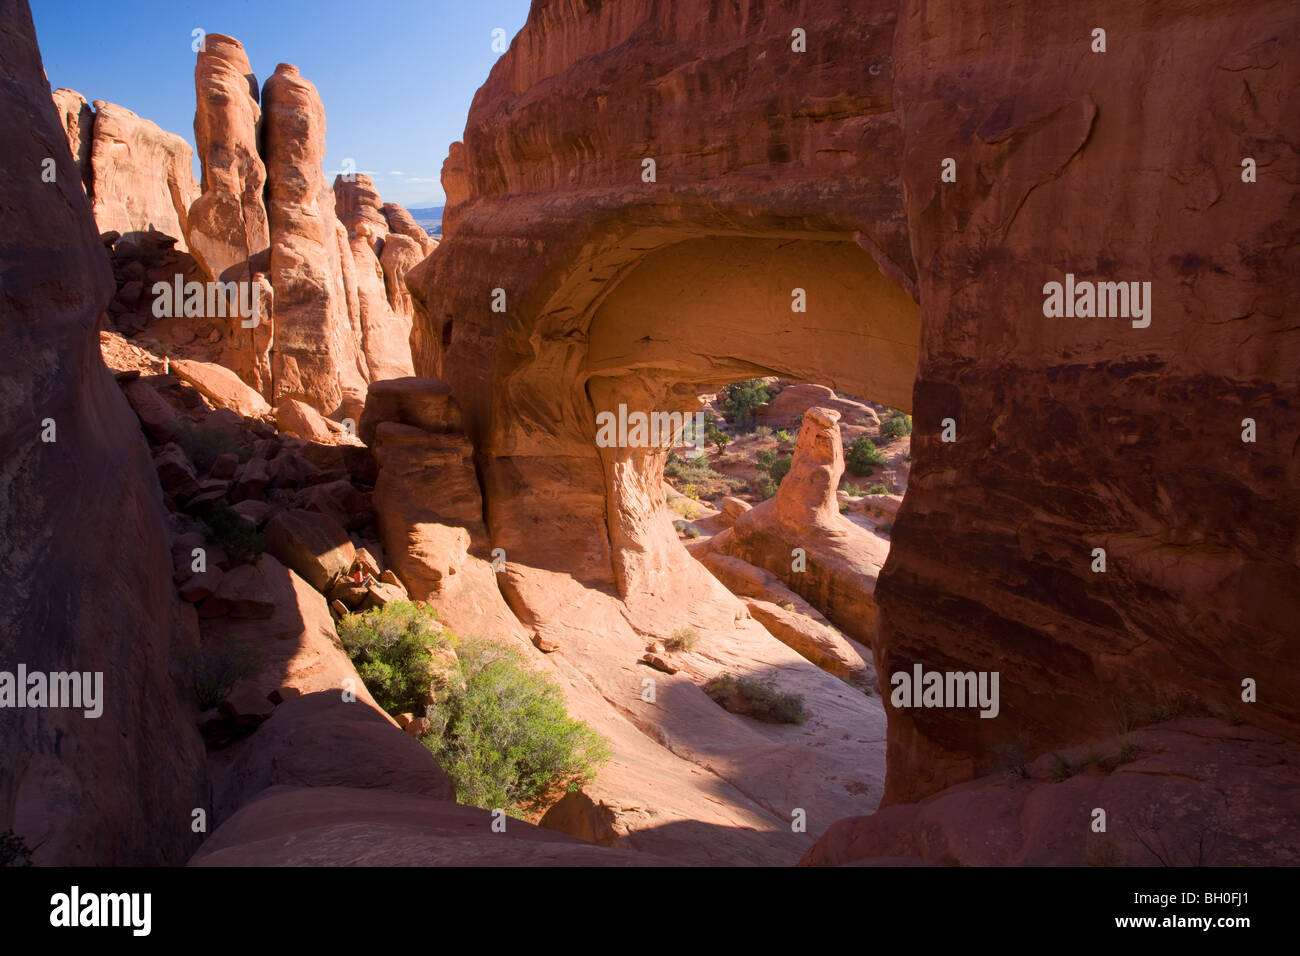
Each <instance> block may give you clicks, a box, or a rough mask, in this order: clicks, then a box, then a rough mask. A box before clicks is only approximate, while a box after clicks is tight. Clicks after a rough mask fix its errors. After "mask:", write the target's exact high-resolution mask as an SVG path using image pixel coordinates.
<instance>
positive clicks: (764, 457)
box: [754, 448, 776, 471]
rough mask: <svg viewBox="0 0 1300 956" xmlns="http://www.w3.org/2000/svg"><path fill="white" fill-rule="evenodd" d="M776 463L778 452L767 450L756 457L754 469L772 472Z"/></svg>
mask: <svg viewBox="0 0 1300 956" xmlns="http://www.w3.org/2000/svg"><path fill="white" fill-rule="evenodd" d="M775 461H776V452H774V451H770V450H769V449H766V448H765V449H763V450H762V451H760V452H759V453H758V454H756V455H755V456H754V467H755V468H757V469H758V470H759V471H771V470H772V464H773V462H775Z"/></svg>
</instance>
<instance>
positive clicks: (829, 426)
mask: <svg viewBox="0 0 1300 956" xmlns="http://www.w3.org/2000/svg"><path fill="white" fill-rule="evenodd" d="M839 417H840V416H839V412H837V411H834V410H833V409H829V408H817V407H814V408H810V409H808V410H807V412H806V413H805V414H804V416H803V427H802V428H800V429H799V438H798V441H797V443H796V445H795V450H794V460H793V461H792V462H791V465H790V472H789V474H787V475H786V476H785V478H784V479H783V480H782V481H781V486H780V488H778V489H777V492H776V495H775V496H774V497H772V498H770V499H768V500H767V501H764V502H762V503H761V504H758V505H756V506H755V507H753V508H751V509H749V510H748V511H746V512H744V513H743V514H741V515H740V516H739V517H737V518H736V521H735V524H733V525H732V526H731V528H729V529H728V530H726V531H723V532H722V533H720V534H719V535H717V536H716V537H714V539H713V540H712V541H711V542H710V547H711V548H712V549H713V550H715V551H718V552H720V553H722V554H727V555H731V556H732V557H735V558H740V559H741V560H743V561H747V562H749V563H750V564H753V565H756V566H758V567H760V568H764V569H765V570H767V571H769V572H771V573H772V574H775V575H776V576H777V577H779V578H780V579H781V580H782V581H784V582H785V583H786V585H787V586H788V587H789V588H790V589H791V590H793V591H795V592H796V593H798V594H799V595H801V596H802V597H803V598H804V599H805V600H807V601H808V603H810V604H811V605H813V607H815V608H817V609H818V610H819V611H821V612H822V613H823V614H825V615H826V616H827V617H828V618H830V620H831V621H833V622H834V623H835V624H836V626H838V627H839V628H840V629H841V630H843V631H844V632H845V633H846V634H848V635H850V636H851V637H854V638H856V639H857V640H858V641H861V642H862V643H864V644H866V645H867V646H871V645H872V643H873V641H874V639H875V623H876V606H875V599H874V597H873V595H874V593H875V589H876V578H877V577H878V576H879V574H880V567H881V565H882V564H883V563H884V561H885V558H886V556H887V555H888V553H889V546H888V544H887V543H886V542H885V541H884V540H883V539H882V538H880V537H878V536H877V535H875V534H872V533H871V532H870V531H868V530H866V529H865V528H862V527H859V526H858V525H856V524H854V523H853V522H852V521H850V520H849V519H848V518H846V517H844V516H843V515H842V514H840V510H839V499H838V498H837V496H836V489H837V488H838V487H839V483H840V478H841V477H843V475H844V446H843V444H842V443H841V441H840V430H839V425H838V422H839ZM796 549H799V550H800V551H801V552H802V554H801V555H800V554H798V553H797V552H796Z"/></svg>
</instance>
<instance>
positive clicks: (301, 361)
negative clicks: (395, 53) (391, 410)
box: [262, 63, 366, 415]
mask: <svg viewBox="0 0 1300 956" xmlns="http://www.w3.org/2000/svg"><path fill="white" fill-rule="evenodd" d="M262 132H263V145H264V159H265V161H266V175H267V216H268V221H269V223H270V232H271V265H270V274H269V278H270V281H271V285H272V287H273V288H274V289H275V302H276V310H275V312H276V314H275V349H274V352H273V355H272V363H273V372H274V381H275V396H274V397H275V400H276V401H277V402H278V401H279V400H280V399H281V398H297V399H301V400H302V401H305V402H307V403H308V404H309V405H311V406H313V407H314V408H316V409H317V410H318V411H320V412H321V413H322V414H326V415H330V414H333V413H334V412H335V411H338V410H339V408H340V406H341V405H343V403H344V400H345V398H346V397H347V396H349V395H353V396H356V398H357V400H358V411H359V409H360V402H363V401H364V395H365V381H366V377H365V369H364V359H363V358H362V356H361V351H360V347H361V346H360V338H359V336H357V335H355V334H354V330H353V327H352V322H351V318H350V317H349V314H348V302H347V294H346V290H345V288H344V284H343V263H342V257H341V255H340V252H341V246H342V249H343V250H346V237H344V241H343V242H342V244H341V243H340V236H339V230H341V225H340V223H339V221H338V219H337V218H335V214H334V191H333V190H332V189H331V188H330V187H329V185H328V184H327V183H326V181H325V174H324V172H323V171H322V169H321V163H322V160H323V159H324V155H325V110H324V107H323V106H322V105H321V101H320V95H319V94H318V93H317V92H316V87H315V86H313V85H312V84H311V82H310V81H308V80H306V79H305V78H304V77H302V76H301V75H300V74H299V72H298V68H297V67H295V66H291V65H289V64H286V63H281V64H280V65H279V66H277V67H276V68H275V73H274V75H272V76H271V77H270V78H269V79H268V80H267V81H266V84H265V85H264V87H263V89H262ZM336 227H339V228H338V229H336Z"/></svg>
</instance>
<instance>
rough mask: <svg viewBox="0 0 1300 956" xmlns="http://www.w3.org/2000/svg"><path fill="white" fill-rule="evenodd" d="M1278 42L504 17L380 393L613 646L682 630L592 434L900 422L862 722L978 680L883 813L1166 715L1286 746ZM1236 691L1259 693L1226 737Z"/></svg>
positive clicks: (831, 22)
mask: <svg viewBox="0 0 1300 956" xmlns="http://www.w3.org/2000/svg"><path fill="white" fill-rule="evenodd" d="M1101 22H1104V23H1105V26H1106V29H1107V30H1108V35H1109V42H1110V51H1109V52H1108V53H1105V54H1095V53H1092V52H1091V51H1090V49H1089V47H1090V44H1091V36H1090V34H1091V30H1092V28H1093V27H1094V26H1096V25H1097V24H1098V23H1101ZM1293 22H1294V20H1293V12H1292V11H1291V9H1290V7H1289V5H1287V4H1285V3H1281V2H1260V3H1256V4H1252V5H1251V6H1250V7H1249V8H1248V9H1245V10H1243V9H1240V8H1232V9H1229V8H1226V7H1208V8H1199V9H1197V10H1196V11H1190V12H1189V11H1188V10H1187V9H1186V8H1185V6H1183V5H1179V4H1174V3H1167V4H1166V3H1160V4H1156V5H1155V6H1151V5H1145V6H1143V7H1142V8H1141V9H1140V10H1139V9H1138V8H1136V7H1134V8H1125V7H1122V6H1116V5H1113V4H1108V3H1088V4H1085V5H1084V6H1082V7H1080V6H1079V5H1078V4H1067V3H1065V2H1063V0H1061V2H1053V3H1050V4H1049V5H1048V7H1046V8H1043V7H1037V8H1036V9H1035V16H1034V17H1033V18H1027V17H1026V16H1025V14H1024V9H1023V7H1022V5H1019V4H1005V3H1001V4H984V5H976V7H975V8H973V9H970V10H966V9H964V10H963V14H962V16H961V17H960V18H955V17H953V16H952V15H951V13H950V12H949V11H948V10H947V9H946V8H941V7H938V6H935V5H932V4H924V3H921V2H907V3H903V4H901V5H900V6H898V7H895V6H892V5H885V6H881V5H870V6H868V5H853V6H851V7H847V8H846V7H845V5H843V4H839V3H832V2H830V0H815V2H812V3H810V4H808V5H806V6H805V8H804V9H803V11H802V15H801V17H800V18H799V22H798V23H797V24H796V23H792V21H791V19H790V17H789V16H788V15H787V14H786V13H785V11H784V10H779V9H778V8H775V7H766V6H764V7H745V8H744V9H743V10H741V11H740V12H738V13H735V14H728V15H725V16H722V15H719V14H718V12H717V10H716V9H715V7H714V6H713V5H712V4H708V3H705V2H703V0H697V2H685V3H671V4H670V3H667V2H646V3H642V4H637V5H628V4H617V5H615V4H604V5H600V6H598V7H594V8H590V9H589V8H587V7H585V6H580V5H572V4H567V3H537V4H535V5H534V7H533V9H532V11H531V14H530V17H529V20H528V23H527V24H526V25H525V27H524V28H523V30H522V31H521V33H520V34H519V36H518V37H517V38H516V40H515V42H514V44H513V45H512V47H511V50H510V51H509V52H507V53H506V54H505V55H503V56H502V58H501V59H500V60H499V61H498V63H497V64H496V66H495V67H494V69H493V71H492V75H491V76H490V78H489V79H488V81H487V83H486V84H485V85H484V86H483V88H482V89H481V90H480V91H479V94H478V96H477V97H476V99H475V103H474V106H473V108H472V110H471V113H470V116H469V120H468V123H467V125H466V133H465V143H464V144H463V145H461V144H457V145H456V146H454V147H453V148H452V150H451V153H450V155H449V157H448V160H447V163H446V164H445V165H444V186H445V190H446V192H447V196H448V207H447V210H446V213H445V215H444V230H445V232H446V234H447V236H448V239H447V241H446V242H444V243H442V244H441V245H440V246H439V248H438V249H437V250H435V252H434V253H433V254H432V255H431V256H430V257H429V258H428V259H427V260H425V262H424V263H422V264H421V265H420V266H418V267H417V268H416V269H414V270H412V272H411V274H410V276H409V277H408V281H409V283H410V285H411V288H412V294H413V296H414V297H415V299H416V305H417V315H416V322H415V328H414V332H413V343H414V345H415V347H416V368H417V371H418V372H419V373H420V374H424V375H437V376H440V377H442V378H444V379H446V380H447V381H449V382H450V383H451V385H452V388H453V391H454V393H455V395H456V396H457V399H458V400H459V401H460V403H461V406H462V409H463V411H464V413H465V418H466V422H467V427H468V430H469V434H470V437H471V439H472V440H473V442H474V444H475V446H476V448H477V452H478V455H479V458H480V473H481V474H482V476H483V484H484V495H485V513H486V515H487V524H488V532H489V535H490V537H491V540H492V544H493V545H498V546H503V547H505V548H506V550H507V552H508V553H509V555H510V561H511V562H512V563H514V562H519V563H520V564H521V565H523V566H533V567H539V568H548V569H552V570H555V571H558V572H562V573H564V574H568V575H572V576H573V577H574V578H576V579H577V580H578V581H580V582H584V583H586V584H587V585H591V586H597V587H601V588H605V589H611V588H612V589H614V590H616V591H617V593H619V594H621V595H623V596H624V598H625V599H626V601H627V603H628V606H629V608H630V611H629V613H630V614H631V615H632V617H633V620H635V621H636V622H637V624H638V625H639V626H649V625H647V624H644V623H643V622H644V621H645V615H644V614H643V613H642V610H643V608H642V609H641V610H638V608H640V607H641V605H643V604H645V603H646V602H645V596H646V595H649V594H653V595H656V596H658V598H659V599H660V603H659V604H658V605H655V606H656V607H658V608H660V609H662V608H664V606H665V605H672V604H673V603H674V601H673V598H674V596H677V597H679V598H681V597H683V596H687V597H689V596H693V595H700V594H703V593H704V592H702V591H700V590H699V587H698V581H697V579H695V578H693V577H690V576H689V572H688V571H684V570H683V565H682V563H681V562H680V561H679V560H678V558H677V555H678V553H680V551H681V549H680V547H679V546H678V544H677V542H676V540H675V537H674V536H672V535H671V531H670V530H667V529H669V528H670V526H669V525H668V522H667V521H665V520H662V519H663V518H664V517H665V516H664V515H663V514H662V504H661V503H660V502H661V500H662V493H661V491H660V487H661V486H660V483H659V473H660V470H661V467H662V463H663V454H662V451H661V450H658V449H626V448H618V449H597V448H596V447H595V442H594V432H595V424H594V419H595V414H596V412H598V411H602V410H612V408H613V407H614V406H615V405H617V403H618V402H620V401H624V402H626V403H627V405H628V407H629V409H631V410H650V409H659V410H689V409H690V408H691V407H692V403H693V402H694V401H695V398H694V396H695V395H696V394H698V393H699V392H701V391H704V390H705V389H704V388H702V386H704V385H705V384H706V383H707V384H711V385H718V384H721V383H725V382H727V381H732V380H736V379H739V378H744V377H749V376H752V375H762V374H784V375H786V376H788V377H791V378H797V379H800V380H807V381H816V382H821V383H825V384H827V385H830V386H832V387H835V388H839V389H842V390H845V391H848V392H850V393H852V394H855V395H862V396H865V397H869V398H870V399H872V400H873V401H878V402H883V403H886V404H889V405H892V406H895V407H898V408H901V409H903V410H909V411H913V412H914V414H915V425H916V432H915V435H914V440H913V444H912V454H913V456H914V461H913V469H914V470H913V472H912V476H911V481H912V484H911V490H910V494H909V495H908V496H907V499H906V502H905V504H904V506H903V508H902V510H901V512H900V513H899V516H898V520H897V524H896V526H895V528H894V531H893V548H892V552H891V555H890V558H889V563H888V565H887V566H886V568H885V571H884V573H883V574H882V576H881V578H880V584H879V588H878V590H877V599H878V600H879V602H880V608H881V630H880V634H879V637H878V640H877V644H876V647H875V652H876V657H877V661H876V662H877V665H878V667H879V670H880V673H881V679H882V684H883V683H884V682H885V679H886V677H887V675H888V674H889V673H890V672H892V671H894V670H899V669H907V668H910V667H911V665H912V664H913V663H922V664H924V665H925V666H926V667H928V668H940V669H960V670H992V669H997V670H1000V671H1001V693H1002V703H1001V712H1000V715H999V717H998V718H997V719H994V720H988V719H981V718H979V717H978V716H977V715H976V714H975V712H974V711H969V710H966V711H961V710H954V709H930V710H925V711H900V710H893V711H891V713H890V735H889V737H890V763H889V773H890V785H889V789H888V794H887V799H892V800H903V799H912V798H916V797H919V796H922V795H924V794H927V793H930V792H933V791H935V790H937V789H940V788H942V787H945V786H948V785H950V784H954V783H957V782H959V781H962V780H966V779H969V778H971V777H972V776H973V775H975V774H977V773H979V772H981V767H982V766H983V764H984V763H985V762H986V761H987V759H988V757H989V754H990V750H991V748H992V747H993V746H994V745H998V744H1003V743H1006V742H1008V741H1010V740H1014V739H1016V738H1017V737H1019V736H1021V735H1024V736H1026V737H1027V738H1028V740H1029V747H1030V749H1031V750H1035V751H1041V750H1043V749H1045V748H1047V747H1049V746H1054V745H1058V744H1060V743H1062V742H1065V741H1069V740H1079V739H1084V738H1086V737H1087V736H1089V735H1091V734H1095V733H1096V732H1097V731H1098V730H1099V729H1101V728H1102V727H1103V726H1104V725H1105V724H1107V723H1108V722H1109V721H1110V719H1111V717H1112V715H1113V714H1114V713H1115V710H1116V707H1117V706H1120V707H1123V708H1127V709H1130V710H1132V709H1136V708H1138V707H1140V706H1143V705H1146V706H1150V705H1151V702H1153V701H1155V700H1158V699H1161V698H1167V697H1170V696H1178V695H1180V694H1187V695H1190V696H1191V697H1192V698H1194V699H1195V701H1194V704H1195V706H1196V707H1203V708H1205V709H1208V710H1211V711H1216V712H1226V711H1228V710H1230V709H1232V708H1233V707H1243V706H1244V707H1245V708H1246V710H1245V712H1244V715H1243V716H1244V717H1245V718H1246V719H1249V720H1250V721H1253V722H1257V723H1259V724H1262V725H1266V726H1267V727H1269V728H1272V729H1274V730H1276V731H1277V732H1279V733H1283V734H1286V735H1289V736H1291V737H1295V736H1296V734H1297V728H1298V727H1300V663H1297V662H1300V652H1298V649H1297V643H1296V641H1297V636H1296V635H1297V632H1296V630H1295V628H1294V626H1293V622H1294V621H1295V620H1296V619H1297V616H1300V569H1298V568H1297V554H1298V547H1300V544H1298V542H1300V539H1298V538H1297V535H1298V534H1300V530H1298V529H1300V495H1297V493H1296V487H1297V483H1298V481H1300V474H1298V473H1297V467H1296V457H1295V447H1296V443H1297V439H1298V436H1300V363H1297V362H1296V361H1295V356H1296V355H1297V354H1298V353H1300V343H1297V341H1296V338H1297V335H1298V334H1300V333H1298V332H1297V323H1296V321H1295V317H1294V314H1293V312H1294V305H1293V303H1294V302H1295V301H1297V300H1298V298H1300V297H1298V296H1297V294H1296V293H1297V291H1298V290H1297V282H1298V281H1300V280H1297V278H1296V276H1297V275H1298V274H1300V270H1297V269H1296V263H1295V261H1294V249H1295V248H1296V247H1297V244H1296V242H1295V227H1294V223H1295V221H1296V215H1295V214H1296V204H1297V200H1296V193H1295V187H1294V185H1293V184H1294V183H1295V182H1296V181H1297V179H1298V178H1300V172H1298V171H1297V169H1296V165H1297V158H1296V152H1295V150H1294V149H1293V148H1292V146H1291V144H1294V143H1295V142H1297V141H1298V140H1300V134H1298V133H1297V130H1296V118H1295V112H1294V110H1290V111H1288V110H1287V109H1286V107H1285V105H1284V104H1285V103H1286V101H1287V91H1289V90H1291V89H1293V88H1294V86H1295V81H1296V76H1295V70H1296V64H1297V63H1298V62H1300V57H1297V56H1296V49H1295V45H1296V39H1295V33H1294V30H1293V29H1291V26H1292V25H1293ZM1045 23H1048V24H1052V27H1051V28H1050V29H1047V30H1046V31H1044V28H1043V24H1045ZM792 26H803V27H805V28H807V29H808V50H807V52H805V53H796V52H793V51H792V49H791V29H792ZM1155 50H1174V51H1176V54H1175V55H1173V59H1172V60H1167V59H1165V58H1163V57H1159V56H1156V55H1155V54H1154V53H1153V51H1155ZM1027 77H1032V78H1033V80H1032V82H1026V78H1027ZM1189 115H1196V116H1199V117H1204V118H1205V120H1204V121H1201V122H1191V123H1189V122H1186V121H1184V120H1183V119H1181V117H1186V116H1189ZM701 130H707V131H708V134H707V135H703V134H702V133H701V132H700V131H701ZM1135 130H1136V131H1140V132H1141V133H1142V135H1141V136H1140V137H1138V138H1136V139H1135V138H1134V136H1135ZM1246 156H1249V157H1253V158H1254V159H1255V160H1256V162H1257V163H1258V165H1259V175H1258V182H1255V183H1244V182H1242V180H1241V169H1242V166H1241V161H1242V158H1243V157H1246ZM945 157H953V158H955V159H956V167H957V180H956V182H954V183H943V182H941V181H940V171H941V169H940V163H941V161H942V160H943V159H944V158H945ZM646 159H653V160H654V161H655V169H654V172H655V175H654V178H653V181H648V180H649V179H650V177H649V175H648V171H647V167H646V164H645V162H644V161H645V160H646ZM643 172H644V173H646V175H645V176H644V178H643ZM1062 210H1069V215H1068V216H1063V215H1062ZM954 236H960V237H961V241H960V242H956V241H953V237H954ZM489 262H490V263H491V267H490V268H484V263H489ZM1067 271H1069V272H1073V273H1075V274H1077V275H1078V276H1079V277H1080V278H1088V279H1094V280H1112V281H1150V282H1152V289H1153V297H1154V318H1153V320H1152V323H1151V325H1150V327H1148V328H1144V329H1137V328H1133V327H1132V326H1131V324H1130V323H1129V322H1128V321H1127V320H1124V319H1104V320H1099V319H1046V318H1044V316H1043V309H1042V306H1043V286H1044V284H1045V283H1046V282H1049V281H1063V280H1064V273H1066V272H1067ZM495 289H501V290H503V291H504V295H505V300H504V303H505V304H504V311H493V308H492V306H493V302H494V297H495V301H497V302H500V301H501V300H500V297H499V296H495V294H494V290H495ZM795 289H802V290H804V292H805V294H806V302H807V311H806V312H803V313H792V312H791V304H792V297H793V295H794V293H793V290H795ZM918 301H919V302H920V303H922V305H921V307H920V308H918V306H917V305H916V303H917V302H918ZM918 345H919V349H918ZM611 403H612V404H611ZM1247 417H1250V418H1253V419H1255V420H1256V422H1257V427H1258V429H1259V432H1258V437H1257V440H1256V441H1255V442H1254V443H1253V444H1243V443H1242V441H1241V430H1242V419H1243V418H1247ZM949 418H951V419H953V421H954V422H955V425H956V430H957V433H956V434H957V440H956V442H954V443H944V442H941V441H940V431H941V428H942V427H943V423H944V420H945V419H949ZM1096 547H1104V548H1105V549H1106V550H1107V554H1108V563H1107V571H1106V573H1105V574H1104V575H1103V574H1095V573H1093V572H1092V570H1091V564H1092V560H1093V558H1092V550H1093V549H1094V548H1096ZM516 577H517V576H516V575H512V577H511V581H512V582H513V581H514V580H515V578H516ZM510 587H512V588H514V591H513V592H512V595H511V600H512V603H513V604H514V606H515V608H516V610H517V611H519V613H520V614H521V616H524V617H528V614H529V613H533V614H534V615H535V616H539V615H540V616H541V617H545V616H546V615H547V614H548V613H554V610H555V609H554V607H553V606H551V607H550V609H549V610H548V600H549V599H548V597H547V595H546V594H545V593H543V592H542V590H541V589H533V590H531V591H526V590H524V589H522V588H520V587H517V586H516V585H514V584H513V583H512V584H511V585H510ZM529 601H531V602H533V603H531V604H529V603H528V602H529ZM687 604H688V601H686V600H678V601H676V605H677V606H678V607H685V606H686V605H687ZM673 613H680V611H674V610H673V609H672V608H671V607H669V609H668V614H669V616H671V615H672V614H673ZM1247 677H1252V678H1255V679H1257V680H1259V681H1260V682H1261V683H1260V686H1261V688H1263V687H1265V686H1267V688H1268V690H1267V692H1262V693H1261V695H1260V698H1259V702H1258V703H1254V704H1249V705H1243V704H1242V703H1241V699H1240V694H1241V682H1242V680H1243V679H1244V678H1247Z"/></svg>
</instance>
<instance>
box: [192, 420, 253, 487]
mask: <svg viewBox="0 0 1300 956" xmlns="http://www.w3.org/2000/svg"><path fill="white" fill-rule="evenodd" d="M176 441H177V442H178V443H179V444H180V446H181V448H183V449H185V454H186V455H187V456H188V457H189V459H190V461H191V462H193V463H194V467H195V468H197V469H198V470H199V471H200V472H201V473H204V474H206V473H207V472H208V471H209V470H210V469H211V468H212V463H213V462H215V461H216V460H217V458H218V457H219V456H221V455H224V454H226V453H227V452H234V453H235V454H236V455H238V456H239V460H240V461H247V460H248V459H249V458H251V457H252V455H253V450H252V449H251V448H249V447H248V446H247V445H245V444H244V443H243V442H241V441H240V440H239V439H238V438H237V437H236V436H234V435H232V434H230V433H229V432H226V431H222V430H221V429H219V428H210V427H209V426H207V425H195V424H193V423H192V422H184V421H183V422H181V423H180V425H179V426H178V427H177V429H176Z"/></svg>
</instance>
